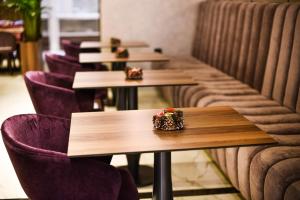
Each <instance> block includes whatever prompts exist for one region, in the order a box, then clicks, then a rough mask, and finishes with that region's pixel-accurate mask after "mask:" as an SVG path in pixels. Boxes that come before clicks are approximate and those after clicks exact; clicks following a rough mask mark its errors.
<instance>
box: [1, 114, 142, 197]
mask: <svg viewBox="0 0 300 200" xmlns="http://www.w3.org/2000/svg"><path fill="white" fill-rule="evenodd" d="M69 126H70V120H68V119H63V118H57V117H50V116H45V115H35V114H27V115H17V116H13V117H11V118H8V119H7V120H5V121H4V123H3V124H2V127H1V131H2V138H3V141H4V144H5V146H6V149H7V151H8V154H9V157H10V159H11V162H12V164H13V166H14V169H15V171H16V174H17V176H18V179H19V181H20V183H21V185H22V188H23V189H24V191H25V193H26V194H27V196H28V197H29V198H30V199H32V200H42V199H51V200H60V199H77V200H81V199H84V200H85V199H90V200H93V199H101V200H128V199H132V200H136V199H138V193H137V188H136V186H135V184H134V181H133V179H132V177H131V175H130V174H129V173H128V172H127V171H125V170H121V169H116V168H114V167H113V166H111V165H108V164H105V163H102V162H99V161H97V159H94V158H74V159H73V158H72V159H70V158H69V157H68V156H67V155H66V152H67V149H68V138H69Z"/></svg>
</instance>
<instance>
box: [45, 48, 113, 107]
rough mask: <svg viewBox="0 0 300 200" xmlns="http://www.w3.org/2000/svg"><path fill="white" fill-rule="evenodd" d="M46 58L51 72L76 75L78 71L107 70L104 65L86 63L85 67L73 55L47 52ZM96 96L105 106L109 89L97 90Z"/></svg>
mask: <svg viewBox="0 0 300 200" xmlns="http://www.w3.org/2000/svg"><path fill="white" fill-rule="evenodd" d="M45 59H46V62H47V65H48V67H49V70H50V72H53V73H59V74H65V75H69V76H72V77H74V76H75V73H76V72H78V71H107V68H106V66H104V65H94V64H91V65H85V66H84V67H83V66H82V65H80V64H79V63H78V61H76V60H74V58H72V57H71V56H62V55H56V54H52V53H46V55H45ZM95 98H96V99H99V100H100V102H101V105H102V106H103V105H104V103H103V100H104V99H106V98H107V89H98V90H96V94H95Z"/></svg>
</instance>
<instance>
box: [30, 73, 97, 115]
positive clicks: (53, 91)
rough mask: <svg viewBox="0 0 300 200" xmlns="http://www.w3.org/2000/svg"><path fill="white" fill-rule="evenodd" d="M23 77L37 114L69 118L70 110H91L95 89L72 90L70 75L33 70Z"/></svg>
mask: <svg viewBox="0 0 300 200" xmlns="http://www.w3.org/2000/svg"><path fill="white" fill-rule="evenodd" d="M24 79H25V83H26V86H27V89H28V92H29V94H30V97H31V100H32V103H33V105H34V108H35V111H36V112H37V113H38V114H45V115H53V116H58V117H64V118H70V117H71V113H72V112H90V111H93V104H94V96H95V91H94V90H80V91H74V90H72V83H73V78H72V77H70V76H65V75H61V74H55V73H46V72H37V71H35V72H27V73H26V74H25V75H24Z"/></svg>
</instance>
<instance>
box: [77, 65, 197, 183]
mask: <svg viewBox="0 0 300 200" xmlns="http://www.w3.org/2000/svg"><path fill="white" fill-rule="evenodd" d="M125 77H126V76H125V73H124V71H108V72H76V74H75V78H74V82H73V88H74V89H90V88H94V89H97V88H117V89H116V90H117V93H116V96H117V108H118V110H137V109H138V87H152V86H175V85H197V84H198V83H197V82H195V81H194V80H193V78H192V77H190V76H188V75H185V74H184V73H183V71H180V70H143V80H126V79H125ZM126 156H127V161H128V169H129V171H130V172H131V174H132V175H133V177H134V180H135V182H136V184H137V185H139V186H145V185H148V184H151V183H152V178H151V175H149V174H151V172H152V171H153V170H152V169H150V168H149V167H147V166H140V165H139V160H140V154H136V155H126ZM140 171H141V172H140Z"/></svg>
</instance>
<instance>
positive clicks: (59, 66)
mask: <svg viewBox="0 0 300 200" xmlns="http://www.w3.org/2000/svg"><path fill="white" fill-rule="evenodd" d="M45 60H46V62H47V65H48V67H49V70H50V72H53V73H59V74H65V75H69V76H72V77H74V76H75V73H76V72H78V71H95V67H94V66H85V67H84V68H83V67H82V66H81V65H80V64H79V63H78V62H77V61H75V60H73V58H72V57H69V56H62V55H57V54H52V53H46V54H45Z"/></svg>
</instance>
